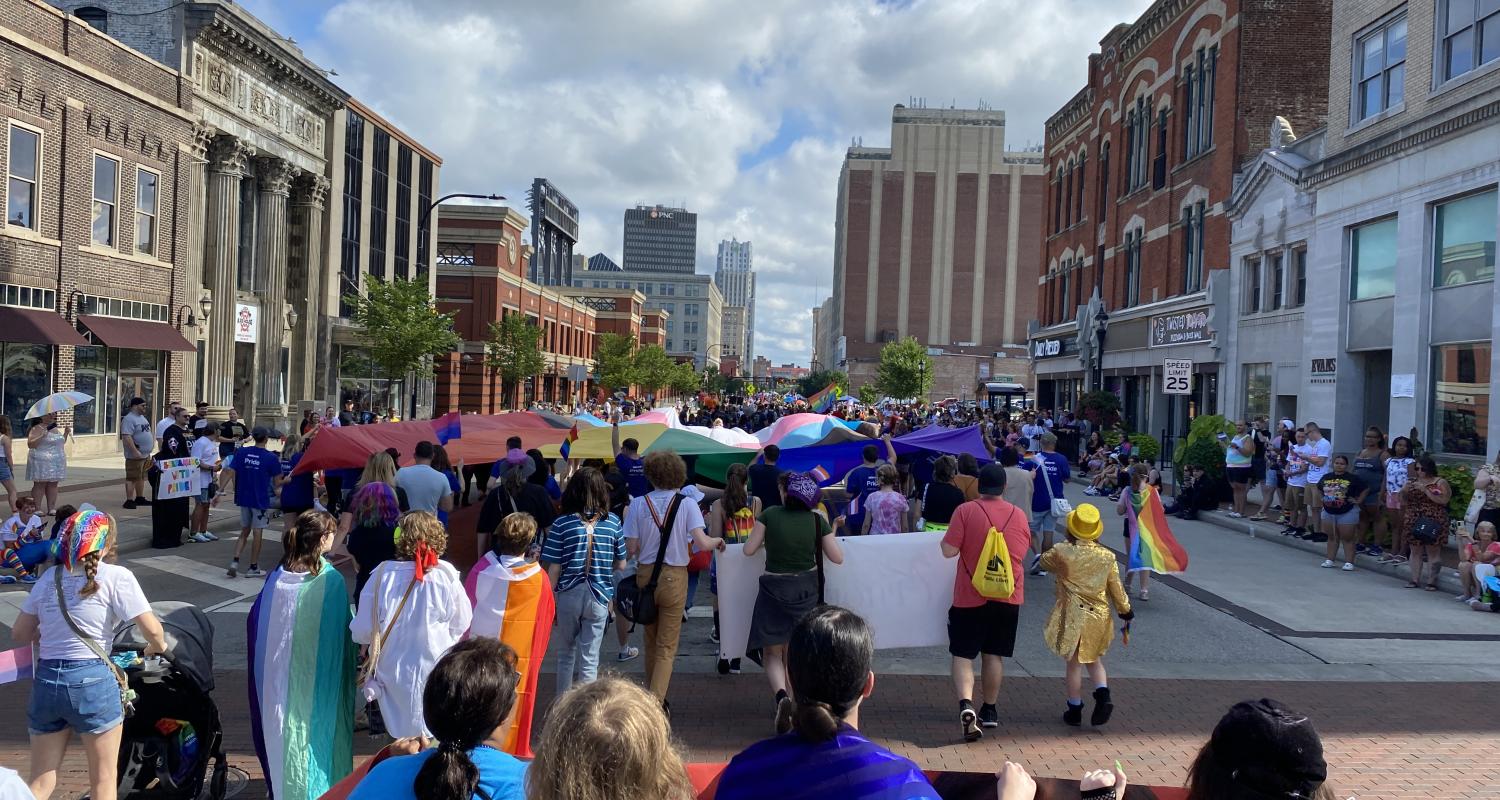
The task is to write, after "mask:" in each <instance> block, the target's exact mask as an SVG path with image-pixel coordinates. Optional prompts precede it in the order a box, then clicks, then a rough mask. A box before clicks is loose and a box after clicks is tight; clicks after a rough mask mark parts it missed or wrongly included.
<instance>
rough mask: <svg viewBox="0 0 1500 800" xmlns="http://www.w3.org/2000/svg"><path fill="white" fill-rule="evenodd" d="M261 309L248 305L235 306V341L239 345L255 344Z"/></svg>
mask: <svg viewBox="0 0 1500 800" xmlns="http://www.w3.org/2000/svg"><path fill="white" fill-rule="evenodd" d="M259 315H260V309H259V308H256V307H255V306H252V305H249V304H246V303H236V304H235V306H234V340H235V342H237V343H239V344H255V338H256V330H257V326H256V324H255V322H256V317H257V316H259Z"/></svg>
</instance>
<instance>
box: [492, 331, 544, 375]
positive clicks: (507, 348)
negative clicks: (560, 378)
mask: <svg viewBox="0 0 1500 800" xmlns="http://www.w3.org/2000/svg"><path fill="white" fill-rule="evenodd" d="M484 363H485V366H487V367H489V368H491V369H493V370H495V373H496V374H497V375H499V376H500V380H501V381H502V385H518V384H519V383H520V382H521V381H523V380H525V379H526V378H529V377H531V376H533V375H536V374H537V373H539V372H541V371H542V368H543V367H544V366H546V359H545V358H543V356H542V329H541V328H539V327H537V326H536V325H535V324H534V323H533V322H532V321H531V320H529V319H527V318H526V317H524V316H522V315H520V314H508V315H506V317H505V318H504V319H502V320H500V321H499V322H491V323H490V338H489V340H488V341H486V342H485V343H484Z"/></svg>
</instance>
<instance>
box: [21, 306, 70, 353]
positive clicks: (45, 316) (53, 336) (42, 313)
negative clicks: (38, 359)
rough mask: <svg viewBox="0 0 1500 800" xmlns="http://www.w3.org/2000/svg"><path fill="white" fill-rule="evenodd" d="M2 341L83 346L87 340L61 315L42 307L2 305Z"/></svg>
mask: <svg viewBox="0 0 1500 800" xmlns="http://www.w3.org/2000/svg"><path fill="white" fill-rule="evenodd" d="M0 342H18V343H26V344H66V345H72V346H74V347H83V346H86V345H87V344H88V340H87V339H85V338H83V337H82V336H80V335H79V334H78V331H76V330H74V328H73V326H72V325H69V324H68V321H67V320H66V319H63V317H62V315H61V314H58V313H56V312H54V311H46V310H43V309H40V308H15V307H12V306H0Z"/></svg>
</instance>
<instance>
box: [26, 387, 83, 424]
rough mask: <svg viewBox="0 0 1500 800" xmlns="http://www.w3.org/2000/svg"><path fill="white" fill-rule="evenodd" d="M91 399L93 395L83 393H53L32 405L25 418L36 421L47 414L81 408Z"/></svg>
mask: <svg viewBox="0 0 1500 800" xmlns="http://www.w3.org/2000/svg"><path fill="white" fill-rule="evenodd" d="M93 399H94V396H93V395H91V394H84V393H83V392H53V393H52V394H49V395H47V396H46V397H43V398H42V399H40V400H38V401H36V402H35V403H33V404H32V405H31V408H29V409H27V410H26V418H27V419H36V418H37V417H44V416H46V415H48V414H56V413H59V412H62V411H67V410H68V409H70V408H72V407H74V406H81V405H83V404H84V403H87V402H89V401H90V400H93Z"/></svg>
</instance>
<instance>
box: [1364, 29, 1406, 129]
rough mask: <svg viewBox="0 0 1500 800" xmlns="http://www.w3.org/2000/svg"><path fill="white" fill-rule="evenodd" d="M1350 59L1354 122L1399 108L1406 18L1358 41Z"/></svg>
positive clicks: (1404, 84) (1402, 91)
mask: <svg viewBox="0 0 1500 800" xmlns="http://www.w3.org/2000/svg"><path fill="white" fill-rule="evenodd" d="M1354 58H1355V67H1354V80H1355V82H1356V86H1355V89H1354V102H1355V114H1354V119H1355V120H1356V121H1358V120H1362V119H1369V118H1370V117H1373V116H1375V115H1376V114H1379V113H1380V112H1382V111H1385V110H1386V109H1389V108H1393V107H1395V106H1399V105H1401V98H1402V95H1403V93H1404V91H1405V86H1406V14H1404V13H1403V14H1398V15H1397V16H1396V17H1395V18H1393V19H1391V20H1390V21H1389V22H1386V23H1384V24H1382V25H1381V26H1380V27H1378V28H1376V29H1375V30H1373V31H1370V32H1369V33H1366V34H1365V35H1363V36H1361V37H1359V39H1358V40H1356V41H1355V43H1354Z"/></svg>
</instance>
